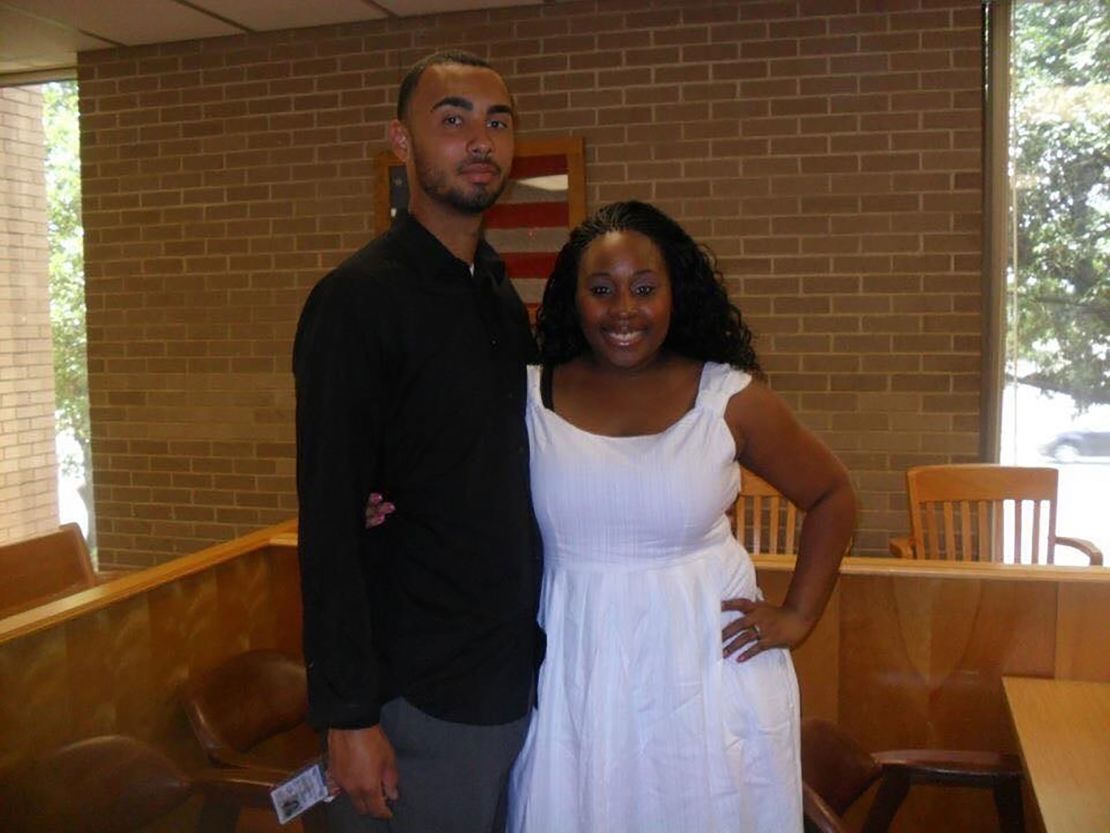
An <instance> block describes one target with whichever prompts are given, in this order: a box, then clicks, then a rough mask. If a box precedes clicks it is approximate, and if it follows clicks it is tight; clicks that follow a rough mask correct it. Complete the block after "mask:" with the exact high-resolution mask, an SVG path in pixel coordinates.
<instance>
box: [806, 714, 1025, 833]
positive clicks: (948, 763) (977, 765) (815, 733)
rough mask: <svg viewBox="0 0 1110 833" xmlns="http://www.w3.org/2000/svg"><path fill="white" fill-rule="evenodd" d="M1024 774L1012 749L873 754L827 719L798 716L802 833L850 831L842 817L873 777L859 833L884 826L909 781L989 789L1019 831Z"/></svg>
mask: <svg viewBox="0 0 1110 833" xmlns="http://www.w3.org/2000/svg"><path fill="white" fill-rule="evenodd" d="M1021 779H1022V772H1021V762H1020V761H1019V760H1018V759H1017V758H1016V757H1015V756H1013V755H1003V754H1000V753H997V752H962V751H961V752H956V751H946V750H937V749H909V750H899V751H894V752H875V753H871V752H868V751H866V750H865V749H864V748H863V747H862V746H860V745H859V744H858V743H856V742H855V741H854V740H853V739H852V738H851V737H849V736H848V735H847V734H846V733H845V732H843V731H842V730H841V729H840V728H839V727H837V726H836V725H835V724H833V723H830V722H829V721H827V720H819V719H816V718H806V719H805V720H803V721H802V781H803V791H802V798H803V805H804V810H805V827H806V833H849V828H848V827H847V826H846V824H845V822H844V819H843V818H842V816H843V815H844V813H845V811H846V810H847V809H848V808H849V807H851V806H852V804H853V803H855V801H856V800H857V799H859V797H860V796H862V795H863V794H864V793H865V792H866V791H867V789H868V788H869V787H870V786H871V785H872V784H874V783H875V782H876V781H877V782H879V788H878V792H877V793H876V794H875V800H874V801H873V802H872V804H871V808H870V809H869V811H868V814H867V818H866V820H865V821H864V824H863V828H862V833H882V831H885V830H887V829H889V827H890V825H891V823H892V822H893V821H894V816H895V815H896V814H897V812H898V808H899V807H900V806H901V805H902V802H903V800H904V799H905V797H906V795H907V793H908V792H909V790H910V787H911V786H912V785H913V784H948V785H952V786H960V787H979V788H982V789H989V790H991V791H992V792H993V793H994V803H995V808H996V809H997V810H998V818H999V826H1000V830H1002V831H1003V833H1023V831H1024V829H1025V823H1024V813H1023V810H1022V804H1021Z"/></svg>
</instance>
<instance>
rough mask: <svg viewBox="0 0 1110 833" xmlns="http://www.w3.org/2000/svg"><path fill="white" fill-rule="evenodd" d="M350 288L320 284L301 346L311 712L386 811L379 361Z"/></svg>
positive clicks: (333, 759)
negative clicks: (374, 530) (374, 501)
mask: <svg viewBox="0 0 1110 833" xmlns="http://www.w3.org/2000/svg"><path fill="white" fill-rule="evenodd" d="M348 286H350V284H347V283H345V282H343V281H342V280H341V279H340V276H335V275H333V276H331V277H329V278H327V279H325V280H324V281H323V282H321V284H320V285H319V286H317V287H316V289H315V290H313V292H312V295H311V296H310V297H309V300H308V302H307V303H306V304H305V308H304V311H303V312H302V314H301V320H300V323H299V326H298V329H297V338H296V342H295V344H294V349H293V370H294V374H295V378H296V393H297V429H296V430H297V494H298V504H299V520H298V551H299V557H300V565H301V594H302V603H303V604H302V607H303V610H304V653H305V664H306V667H307V671H308V687H309V720H310V722H311V723H312V724H313V725H314V726H316V727H317V728H320V729H327V731H328V746H329V774H330V777H331V779H332V780H333V781H334V782H335V784H336V785H337V786H338V787H340V788H341V789H343V790H344V791H345V792H347V793H348V794H349V795H350V797H351V800H352V802H353V803H354V805H355V808H356V809H357V810H358V811H359V812H362V813H366V812H371V813H373V814H374V815H376V816H379V817H383V818H388V817H389V815H391V814H390V812H389V809H388V807H387V806H386V804H385V795H391V796H392V797H395V796H396V783H397V773H396V768H395V764H394V759H393V750H392V747H391V746H390V744H389V741H388V740H387V739H386V737H385V735H384V733H382V731H381V729H380V727H378V726H377V724H378V722H379V719H380V710H381V702H380V699H379V684H380V674H379V668H378V661H377V655H376V651H375V649H374V642H373V626H372V617H371V606H370V599H369V597H368V593H367V588H368V582H367V571H368V570H369V569H370V564H369V563H367V560H366V557H365V553H364V550H363V544H364V539H363V536H364V535H365V534H366V532H365V529H364V514H363V513H364V508H365V505H366V499H367V496H368V494H369V492H370V485H371V483H372V482H374V481H375V479H376V473H377V469H378V465H379V460H378V454H377V449H378V442H379V438H380V436H381V431H382V424H381V407H380V399H381V396H380V391H381V386H382V379H381V362H380V360H379V357H378V352H377V351H376V350H374V349H373V348H372V347H371V346H370V343H371V341H372V339H371V338H368V336H367V326H366V321H365V320H364V319H363V315H364V314H365V312H366V311H365V310H364V309H360V304H359V303H358V302H357V301H355V300H354V299H352V298H350V297H347V296H349V295H350V294H351V293H349V292H345V291H344V289H345V287H348ZM383 793H384V794H383Z"/></svg>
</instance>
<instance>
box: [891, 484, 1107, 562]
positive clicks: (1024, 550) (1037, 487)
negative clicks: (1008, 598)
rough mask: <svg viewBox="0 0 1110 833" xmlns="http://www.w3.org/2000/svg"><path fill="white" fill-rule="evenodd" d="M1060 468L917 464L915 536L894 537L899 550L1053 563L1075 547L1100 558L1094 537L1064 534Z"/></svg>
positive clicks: (906, 554)
mask: <svg viewBox="0 0 1110 833" xmlns="http://www.w3.org/2000/svg"><path fill="white" fill-rule="evenodd" d="M1058 478H1059V472H1058V471H1057V470H1056V469H1053V468H1026V467H1018V466H999V465H991V464H967V465H939V466H917V467H915V468H911V469H910V470H909V471H907V472H906V491H907V494H908V499H909V511H910V538H894V539H892V540H891V542H890V552H891V554H892V555H895V556H898V557H901V558H930V559H948V560H956V561H996V562H1001V561H1009V560H1010V558H1009V557H1007V556H1008V553H1007V552H1006V549H1007V546H1006V538H1007V532H1008V533H1009V538H1010V544H1009V547H1010V548H1012V550H1013V561H1014V562H1015V563H1033V564H1042V563H1047V564H1052V563H1054V562H1055V550H1056V546H1057V545H1058V544H1059V545H1061V546H1066V547H1072V548H1074V549H1076V550H1078V551H1079V552H1081V553H1083V554H1085V555H1086V556H1087V558H1088V559H1089V560H1090V563H1091V564H1093V565H1097V564H1102V553H1101V552H1100V551H1099V549H1098V547H1096V546H1095V545H1094V544H1093V543H1091V542H1090V541H1085V540H1083V539H1081V538H1065V537H1062V536H1058V535H1057V534H1056V493H1057V483H1058Z"/></svg>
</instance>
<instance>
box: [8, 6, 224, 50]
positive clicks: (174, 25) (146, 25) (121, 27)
mask: <svg viewBox="0 0 1110 833" xmlns="http://www.w3.org/2000/svg"><path fill="white" fill-rule="evenodd" d="M5 2H6V3H7V4H8V5H10V6H14V7H16V8H19V9H24V10H26V11H29V12H32V13H33V14H35V15H37V16H39V17H43V18H48V19H51V20H56V21H61V22H64V23H67V24H69V25H71V26H73V27H74V28H77V29H81V30H83V31H85V32H88V33H90V34H92V35H98V36H100V37H103V38H106V39H108V40H112V41H116V42H117V43H122V44H125V45H128V46H133V45H136V44H141V43H164V42H168V41H178V40H190V39H192V38H208V37H218V36H220V35H236V34H239V33H240V32H241V31H242V30H241V29H238V28H236V27H234V26H228V25H227V24H226V23H223V22H221V21H219V20H217V19H216V18H214V17H210V16H209V15H206V14H204V13H203V12H198V11H196V10H195V9H190V8H189V7H188V6H182V5H180V4H179V3H174V2H172V0H144V2H142V3H136V2H135V0H95V2H94V1H93V0H5Z"/></svg>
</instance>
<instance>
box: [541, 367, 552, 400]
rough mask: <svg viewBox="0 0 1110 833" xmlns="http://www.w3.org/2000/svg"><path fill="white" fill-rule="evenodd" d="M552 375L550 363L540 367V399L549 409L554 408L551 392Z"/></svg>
mask: <svg viewBox="0 0 1110 833" xmlns="http://www.w3.org/2000/svg"><path fill="white" fill-rule="evenodd" d="M554 376H555V374H554V372H553V371H552V367H551V365H549V364H545V365H543V367H541V368H540V401H541V402H542V403H543V406H544V407H545V408H547V410H549V411H554V410H555V399H554V397H553V396H552V394H551V389H552V380H553V378H554Z"/></svg>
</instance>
